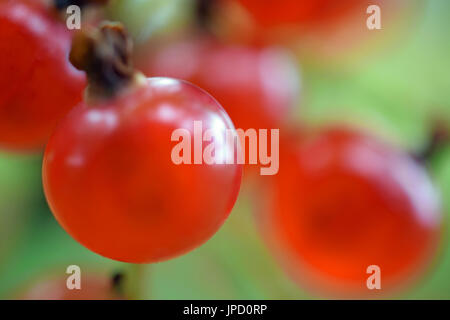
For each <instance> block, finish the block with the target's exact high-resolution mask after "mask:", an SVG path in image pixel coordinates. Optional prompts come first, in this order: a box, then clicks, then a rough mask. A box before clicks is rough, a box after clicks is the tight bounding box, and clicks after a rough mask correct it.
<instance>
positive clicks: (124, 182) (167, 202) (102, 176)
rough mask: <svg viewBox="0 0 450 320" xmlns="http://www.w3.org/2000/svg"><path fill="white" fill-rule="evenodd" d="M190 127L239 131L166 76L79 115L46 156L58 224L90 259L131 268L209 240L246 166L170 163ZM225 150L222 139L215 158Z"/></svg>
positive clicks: (207, 99) (213, 106) (201, 94)
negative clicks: (178, 136)
mask: <svg viewBox="0 0 450 320" xmlns="http://www.w3.org/2000/svg"><path fill="white" fill-rule="evenodd" d="M194 121H202V125H203V130H207V129H211V128H214V129H215V130H216V132H224V130H226V129H233V124H232V122H231V120H230V119H229V117H228V116H227V114H226V113H225V111H224V110H223V109H222V108H221V106H220V105H219V104H218V103H217V102H216V101H215V100H214V99H213V98H212V97H211V96H210V95H208V94H207V93H206V92H205V91H203V90H201V89H199V88H198V87H196V86H193V85H191V84H189V83H187V82H183V81H179V80H174V79H169V78H152V79H148V80H146V83H145V85H142V86H141V87H139V88H138V89H135V90H132V91H131V92H128V93H127V94H122V95H120V96H119V97H115V98H113V99H110V100H109V101H105V102H101V103H97V104H93V105H90V106H88V105H86V104H81V105H80V106H78V107H76V108H75V109H73V110H72V111H71V112H70V113H69V114H68V116H67V117H66V118H64V119H63V120H62V121H61V122H60V124H59V125H58V127H57V129H56V131H55V132H54V134H53V136H52V137H51V138H50V141H49V143H48V145H47V148H46V151H45V156H44V163H43V183H44V189H45V194H46V197H47V200H48V203H49V204H50V207H51V209H52V211H53V213H54V215H55V217H56V219H57V220H58V221H59V223H60V224H61V225H62V226H63V227H64V229H65V230H66V231H67V232H68V233H69V234H70V235H72V236H73V237H74V238H75V239H76V240H78V241H79V242H80V243H82V244H83V245H84V246H86V247H87V248H89V249H91V250H92V251H94V252H96V253H98V254H100V255H102V256H105V257H108V258H111V259H115V260H119V261H124V262H130V263H150V262H156V261H161V260H166V259H169V258H172V257H175V256H179V255H181V254H183V253H186V252H188V251H190V250H192V249H194V248H196V247H197V246H199V245H201V244H202V243H204V242H205V241H207V240H208V239H209V238H210V237H211V236H212V235H213V234H214V233H215V232H216V231H217V230H218V229H219V227H220V226H221V225H222V224H223V223H224V221H225V219H226V218H227V217H228V215H229V213H230V211H231V209H232V207H233V205H234V202H235V200H236V198H237V195H238V192H239V188H240V183H241V176H242V166H241V165H238V164H230V165H228V164H226V165H223V164H222V165H220V164H217V165H208V164H205V163H203V164H196V165H194V164H192V165H183V164H182V165H176V164H174V163H173V162H172V159H171V152H172V148H173V147H174V146H175V145H176V144H177V143H174V142H173V141H171V135H172V133H173V131H174V130H176V129H178V128H185V129H186V130H188V131H189V132H190V133H191V136H192V137H193V136H194V134H193V122H194ZM203 148H205V143H204V144H203ZM229 148H232V146H230V145H228V143H220V142H218V141H216V149H215V150H216V152H218V153H222V152H225V151H226V150H227V149H229ZM192 149H194V143H192Z"/></svg>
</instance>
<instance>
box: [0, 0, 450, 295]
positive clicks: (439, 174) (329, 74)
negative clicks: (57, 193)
mask: <svg viewBox="0 0 450 320" xmlns="http://www.w3.org/2000/svg"><path fill="white" fill-rule="evenodd" d="M133 2H134V3H133ZM418 2H419V6H418V7H419V8H420V9H418V12H417V13H416V14H415V15H414V19H412V20H411V21H410V23H409V24H408V26H407V27H406V28H405V30H402V31H399V34H397V36H394V37H393V38H394V39H393V40H392V39H391V40H390V41H389V43H388V44H385V45H384V46H381V47H380V48H378V47H376V48H373V49H371V50H370V51H369V52H364V54H361V55H357V58H354V59H353V58H352V59H344V60H343V61H340V62H330V63H326V62H325V63H317V62H314V61H309V60H308V59H302V57H301V55H299V63H300V65H301V68H302V72H303V74H302V77H303V97H302V101H301V102H299V106H298V113H297V114H298V118H299V119H301V121H302V122H304V123H306V124H308V125H311V126H321V125H324V124H327V123H330V122H338V123H339V122H347V123H348V122H350V123H351V124H353V125H357V126H359V127H361V128H363V129H364V130H368V131H370V132H371V133H374V134H376V135H380V136H382V137H383V138H385V139H388V140H389V141H391V142H392V143H394V144H396V145H398V146H400V147H402V148H405V149H406V150H409V151H417V150H420V149H421V148H423V146H424V145H425V144H426V143H427V141H428V139H429V137H430V133H431V129H432V128H431V122H430V121H429V120H430V118H432V117H435V116H437V115H439V117H440V118H441V119H445V120H446V123H447V124H450V75H449V71H450V1H448V0H428V1H426V0H422V1H418ZM188 3H189V1H180V0H164V1H155V0H145V1H135V0H132V1H126V3H125V1H116V3H114V6H116V7H115V8H112V9H111V13H110V14H111V15H112V17H114V18H119V19H122V20H124V21H125V22H127V20H128V24H129V27H130V29H132V31H133V30H134V35H135V37H136V38H138V39H144V38H147V37H150V36H152V35H153V34H155V33H157V34H164V32H169V31H168V30H172V29H173V28H177V26H178V27H180V23H181V25H183V24H184V23H187V21H189V19H190V18H189V16H190V14H191V13H190V12H191V11H192V8H190V7H189V5H188ZM133 6H134V7H133ZM139 6H144V7H145V8H147V9H146V10H147V11H145V10H142V8H143V7H139ZM133 10H134V11H133ZM136 11H138V12H141V16H136V14H135V12H136ZM150 14H151V15H152V17H153V20H151V19H150V18H149V17H148V15H150ZM127 17H128V19H127ZM130 17H133V18H132V19H131V18H130ZM154 17H159V18H158V20H157V19H155V18H154ZM150 20H151V21H153V22H152V24H151V25H148V23H147V22H146V21H150ZM143 25H145V26H146V27H145V30H144V28H143V27H142V26H143ZM136 30H141V32H138V31H136ZM142 30H144V31H142ZM382 32H384V33H386V34H388V33H390V32H397V31H390V30H386V29H385V30H383V31H382ZM40 170H41V156H40V155H32V156H27V155H13V154H6V153H0V298H3V299H4V298H10V297H11V295H12V294H13V293H14V292H15V291H16V290H17V288H20V287H21V286H24V285H26V284H27V283H29V282H30V281H33V280H34V279H36V277H39V276H40V275H42V274H46V273H48V272H50V271H49V270H51V272H53V273H54V272H58V270H59V272H60V276H61V277H65V276H66V274H65V270H66V267H67V266H68V265H70V264H76V265H79V266H80V267H81V270H82V272H99V273H103V274H105V275H110V274H112V273H113V272H115V271H117V270H121V269H122V268H124V266H125V264H122V263H119V262H114V261H112V260H109V259H105V258H102V257H100V256H98V255H96V254H94V253H92V252H90V251H89V250H87V249H85V248H84V247H82V246H81V245H80V244H78V243H77V242H76V241H75V240H73V239H72V238H71V237H70V236H69V235H68V234H66V233H65V232H64V231H63V230H62V228H61V227H60V226H59V225H58V223H57V222H56V220H55V219H54V218H53V216H52V214H51V212H50V211H49V209H48V207H47V204H46V201H45V198H44V195H43V191H42V186H41V176H40V172H41V171H40ZM430 172H431V174H432V176H433V177H434V180H435V183H436V184H437V186H438V187H439V190H440V192H441V195H442V199H443V202H444V206H445V214H446V217H447V218H448V214H449V213H450V148H447V149H446V150H441V152H440V153H439V154H437V155H436V156H435V157H434V158H433V159H432V161H431V163H430ZM249 189H250V187H249V186H245V185H244V187H243V190H242V192H241V194H240V196H239V200H238V203H237V204H236V206H235V208H234V210H233V212H232V214H231V216H230V219H229V220H228V221H227V222H226V223H225V225H224V227H223V228H222V229H221V230H220V231H219V232H218V233H217V234H216V235H215V236H214V237H213V238H212V239H211V240H210V241H209V242H208V243H207V244H206V245H204V246H202V247H200V248H198V249H197V250H195V251H193V252H191V253H189V254H187V255H185V256H183V257H180V258H177V259H174V260H171V261H168V262H164V263H158V264H155V265H149V266H146V278H145V281H146V285H145V294H144V296H143V298H149V299H299V298H300V299H303V298H314V297H312V296H310V295H308V293H307V292H304V291H302V289H301V288H299V287H297V286H296V285H294V283H293V282H292V281H291V280H290V279H289V278H288V277H287V276H286V275H285V274H284V273H283V271H282V270H281V268H279V266H278V264H277V262H276V261H275V260H274V259H273V257H272V256H271V254H270V252H269V251H268V250H267V249H266V246H265V244H264V242H263V240H262V239H261V237H260V235H259V233H258V230H257V229H256V224H255V221H254V215H253V214H254V212H252V204H251V198H250V197H249V194H250V190H249ZM447 229H448V228H447V227H446V230H447ZM448 244H450V238H449V237H448V232H446V234H445V239H444V243H443V245H442V249H441V253H440V257H439V258H438V259H436V262H435V266H434V269H433V270H432V271H431V272H430V273H429V274H428V275H427V276H426V277H425V278H424V279H423V280H422V281H421V282H420V283H418V284H417V285H416V286H414V287H413V288H411V289H410V290H409V291H408V292H405V293H403V294H402V295H399V296H395V297H394V298H397V297H398V298H407V299H409V298H419V299H450V246H449V245H448Z"/></svg>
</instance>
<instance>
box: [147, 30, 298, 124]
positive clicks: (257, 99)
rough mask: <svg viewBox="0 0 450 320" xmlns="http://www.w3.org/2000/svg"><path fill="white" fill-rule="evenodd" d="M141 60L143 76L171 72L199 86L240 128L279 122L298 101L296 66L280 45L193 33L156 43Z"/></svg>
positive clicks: (171, 75)
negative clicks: (244, 43)
mask: <svg viewBox="0 0 450 320" xmlns="http://www.w3.org/2000/svg"><path fill="white" fill-rule="evenodd" d="M141 64H142V69H143V70H144V71H145V73H146V74H147V75H148V76H167V77H175V78H179V79H184V80H188V81H190V82H192V83H194V84H196V85H198V86H200V87H201V88H204V89H205V90H207V91H208V92H210V93H211V94H212V95H213V96H214V97H215V98H216V99H217V100H218V101H219V102H220V103H221V104H222V106H224V108H225V110H226V111H227V113H228V114H229V115H230V117H231V119H233V122H234V124H235V125H236V127H237V128H241V129H248V128H254V129H271V128H280V127H281V126H283V124H284V123H285V122H286V120H287V118H288V117H289V116H290V115H291V112H292V109H293V107H294V106H295V103H297V101H298V100H297V98H298V96H299V87H300V79H299V73H298V67H297V65H296V63H295V62H294V61H293V59H292V58H291V57H290V55H289V54H288V53H287V52H285V51H283V50H282V49H280V48H273V47H266V48H261V47H251V46H240V45H227V44H224V43H221V42H219V41H218V40H215V39H213V38H212V37H207V36H203V37H196V38H194V37H193V38H190V39H186V40H184V41H179V42H175V43H170V44H168V45H165V46H162V47H160V48H158V49H157V50H156V52H154V53H153V54H150V57H149V56H148V55H146V56H145V59H144V60H143V61H141Z"/></svg>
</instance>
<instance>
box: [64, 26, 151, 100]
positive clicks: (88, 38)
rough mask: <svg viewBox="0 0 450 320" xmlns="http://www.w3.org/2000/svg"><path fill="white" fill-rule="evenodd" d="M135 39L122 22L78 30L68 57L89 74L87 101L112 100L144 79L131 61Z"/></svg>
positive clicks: (140, 83)
mask: <svg viewBox="0 0 450 320" xmlns="http://www.w3.org/2000/svg"><path fill="white" fill-rule="evenodd" d="M132 47H133V45H132V42H131V39H130V37H129V36H128V34H127V32H126V30H125V28H124V26H123V25H122V24H121V23H115V22H105V23H103V24H102V25H101V26H100V27H99V28H98V29H97V28H96V29H93V30H92V29H91V30H85V31H81V32H79V33H77V34H76V35H75V36H74V39H73V42H72V49H71V51H70V55H69V60H70V62H71V63H72V64H73V65H74V66H75V68H77V69H79V70H82V71H85V72H86V75H87V78H88V87H87V88H86V93H85V95H86V101H87V102H88V103H89V102H93V101H98V100H109V99H111V98H113V97H115V96H118V95H120V94H122V93H123V92H124V91H128V90H129V89H133V88H135V87H138V86H140V85H142V84H143V83H144V82H145V77H144V76H143V75H142V74H141V73H139V72H137V71H135V69H134V66H133V63H132V58H131V56H132Z"/></svg>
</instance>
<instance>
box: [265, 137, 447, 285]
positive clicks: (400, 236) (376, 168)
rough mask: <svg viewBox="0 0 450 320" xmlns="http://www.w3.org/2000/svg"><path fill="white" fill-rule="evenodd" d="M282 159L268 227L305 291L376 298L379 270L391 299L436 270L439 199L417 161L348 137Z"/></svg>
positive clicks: (311, 144)
mask: <svg viewBox="0 0 450 320" xmlns="http://www.w3.org/2000/svg"><path fill="white" fill-rule="evenodd" d="M280 152H281V155H280V172H279V174H278V175H277V176H275V177H274V178H275V181H274V186H273V187H274V188H273V189H271V191H272V193H271V194H270V195H271V196H272V198H271V200H270V202H271V204H270V207H269V208H270V209H268V211H269V214H268V215H267V217H266V218H267V221H266V224H264V227H265V228H266V229H265V230H266V231H268V232H269V235H270V236H271V237H272V238H271V239H272V240H274V241H275V248H276V249H277V252H279V253H280V257H281V259H282V261H283V264H284V266H285V267H286V268H287V270H288V272H289V273H290V274H291V275H292V276H293V277H294V278H295V279H296V280H298V281H299V282H300V283H301V284H302V285H305V286H309V287H310V288H312V289H313V290H321V291H326V292H331V293H333V294H336V293H339V294H370V293H371V292H372V293H373V292H375V293H377V292H380V291H378V290H374V291H370V290H369V289H368V288H367V286H366V285H367V279H368V278H369V276H370V275H371V274H368V273H367V268H368V267H369V266H371V265H376V266H379V267H380V270H381V274H380V275H381V289H382V290H381V292H388V291H390V290H394V289H398V288H400V286H403V285H407V284H410V283H411V282H412V281H413V280H415V278H416V277H417V276H420V275H422V274H423V272H424V271H425V270H426V269H427V267H429V266H430V263H431V261H432V259H433V257H434V255H435V254H436V251H437V247H438V243H439V240H440V236H441V227H442V221H441V213H440V205H439V199H438V196H437V194H436V191H435V189H434V188H433V186H432V184H431V182H430V179H429V178H428V176H427V174H426V172H425V171H424V169H423V168H422V166H420V165H419V164H418V163H416V162H415V160H413V159H412V158H411V157H410V156H408V155H406V154H403V153H401V152H398V151H396V150H394V149H391V148H389V147H387V146H385V145H383V144H380V143H379V142H377V141H375V140H373V139H372V138H369V137H366V136H363V135H360V134H357V133H353V132H350V131H345V130H330V131H328V132H325V133H323V134H320V135H319V136H317V137H315V138H312V139H306V140H305V141H303V142H301V143H300V144H297V145H293V144H292V143H289V145H286V144H285V145H284V146H282V147H281V151H280ZM278 250H279V251H278Z"/></svg>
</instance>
